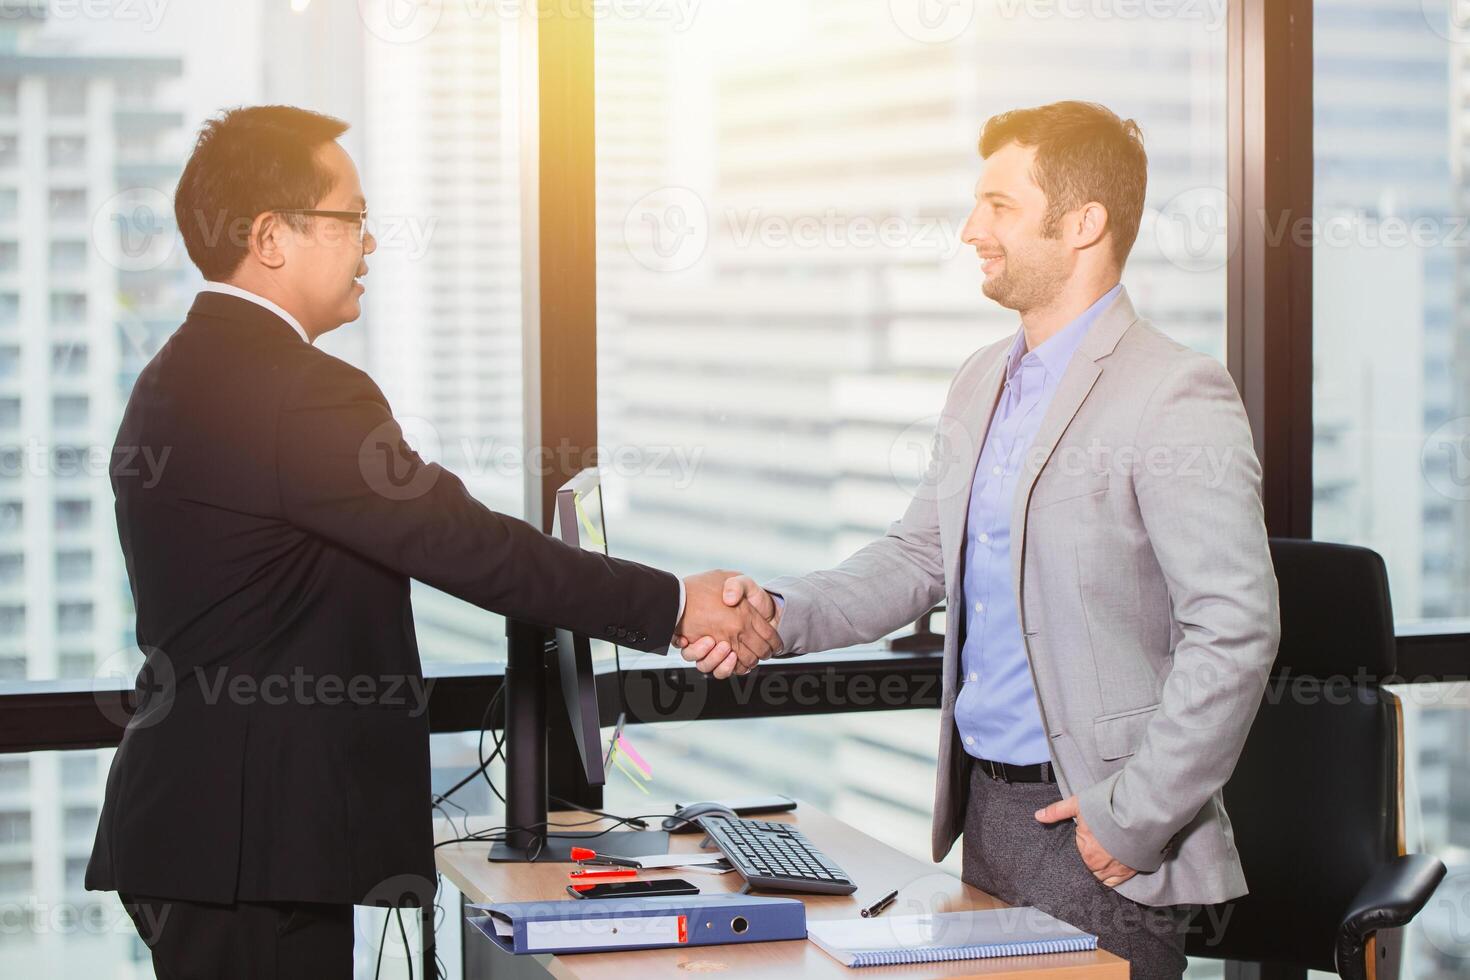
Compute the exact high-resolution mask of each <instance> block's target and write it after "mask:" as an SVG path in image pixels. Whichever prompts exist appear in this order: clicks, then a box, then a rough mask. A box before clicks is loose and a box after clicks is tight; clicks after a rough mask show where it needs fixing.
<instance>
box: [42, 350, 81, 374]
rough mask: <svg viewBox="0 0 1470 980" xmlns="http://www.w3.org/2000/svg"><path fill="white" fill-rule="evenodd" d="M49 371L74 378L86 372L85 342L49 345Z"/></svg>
mask: <svg viewBox="0 0 1470 980" xmlns="http://www.w3.org/2000/svg"><path fill="white" fill-rule="evenodd" d="M51 372H52V374H55V375H56V376H57V377H63V378H76V377H80V376H82V375H84V374H86V373H87V345H86V344H54V345H52V347H51Z"/></svg>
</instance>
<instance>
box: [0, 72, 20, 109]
mask: <svg viewBox="0 0 1470 980" xmlns="http://www.w3.org/2000/svg"><path fill="white" fill-rule="evenodd" d="M19 109H20V83H19V82H18V81H17V80H16V79H14V78H4V79H0V116H14V115H15V114H16V113H17V112H18V111H19Z"/></svg>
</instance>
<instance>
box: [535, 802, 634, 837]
mask: <svg viewBox="0 0 1470 980" xmlns="http://www.w3.org/2000/svg"><path fill="white" fill-rule="evenodd" d="M548 799H550V800H551V802H553V803H557V804H559V805H561V806H564V807H566V808H567V809H568V810H579V811H581V812H582V813H595V814H596V815H597V816H599V817H606V818H607V819H609V820H621V819H622V818H621V817H619V816H618V815H617V814H616V813H608V812H607V811H606V810H599V809H597V808H596V807H590V806H583V805H582V804H580V803H573V802H572V801H571V800H564V799H562V798H561V797H560V796H552V797H548ZM627 823H628V826H629V827H632V828H633V829H634V830H647V829H648V824H647V823H646V822H645V821H643V820H640V819H639V818H637V817H632V818H630V819H629V820H628V821H627Z"/></svg>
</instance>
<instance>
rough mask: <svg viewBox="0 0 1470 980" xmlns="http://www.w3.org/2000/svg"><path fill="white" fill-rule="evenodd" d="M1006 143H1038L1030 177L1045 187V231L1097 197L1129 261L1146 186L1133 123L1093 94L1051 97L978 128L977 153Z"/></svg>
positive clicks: (1118, 254) (1121, 257)
mask: <svg viewBox="0 0 1470 980" xmlns="http://www.w3.org/2000/svg"><path fill="white" fill-rule="evenodd" d="M1009 143H1017V144H1019V145H1021V146H1034V147H1036V165H1035V167H1034V169H1033V170H1032V173H1031V178H1032V179H1033V180H1035V181H1036V186H1038V187H1040V188H1041V190H1042V193H1044V194H1045V195H1046V217H1045V219H1044V221H1043V223H1042V232H1043V233H1044V234H1046V235H1048V236H1054V235H1056V233H1057V230H1058V228H1059V227H1060V226H1061V220H1062V216H1063V215H1064V214H1066V213H1067V212H1068V211H1071V210H1073V209H1075V208H1079V207H1081V206H1082V205H1084V204H1086V203H1087V202H1088V201H1096V202H1097V203H1099V204H1101V205H1102V206H1103V207H1105V208H1107V211H1108V231H1109V233H1111V234H1112V236H1113V256H1114V257H1115V258H1116V259H1117V260H1118V264H1119V265H1122V264H1123V263H1124V262H1125V261H1127V259H1128V253H1129V252H1130V251H1131V250H1132V249H1133V242H1134V240H1135V239H1136V238H1138V223H1139V222H1140V221H1141V220H1142V219H1143V194H1144V191H1145V190H1146V189H1147V187H1148V154H1146V153H1144V151H1143V133H1142V132H1140V131H1139V128H1138V123H1136V122H1134V121H1133V120H1132V119H1119V118H1118V116H1117V114H1115V113H1114V112H1113V111H1112V110H1110V109H1108V108H1107V107H1105V106H1100V105H1098V104H1097V103H1096V102H1053V103H1051V104H1050V105H1041V106H1036V107H1035V108H1031V109H1012V110H1011V111H1010V112H1002V113H1001V114H1000V115H998V116H991V117H990V119H989V120H988V121H987V122H986V123H985V129H984V130H983V131H982V132H981V133H980V156H981V157H982V158H987V157H989V156H990V155H991V154H992V153H994V152H995V151H996V150H999V149H1000V148H1001V147H1003V146H1005V145H1007V144H1009Z"/></svg>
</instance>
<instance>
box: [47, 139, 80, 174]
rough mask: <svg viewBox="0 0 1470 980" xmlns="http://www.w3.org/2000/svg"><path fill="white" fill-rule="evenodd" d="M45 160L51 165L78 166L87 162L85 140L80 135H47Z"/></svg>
mask: <svg viewBox="0 0 1470 980" xmlns="http://www.w3.org/2000/svg"><path fill="white" fill-rule="evenodd" d="M46 162H47V163H48V164H49V165H51V166H53V167H80V166H81V165H82V164H84V163H86V162H87V140H86V139H85V138H84V137H81V136H51V137H48V138H47V139H46Z"/></svg>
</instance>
